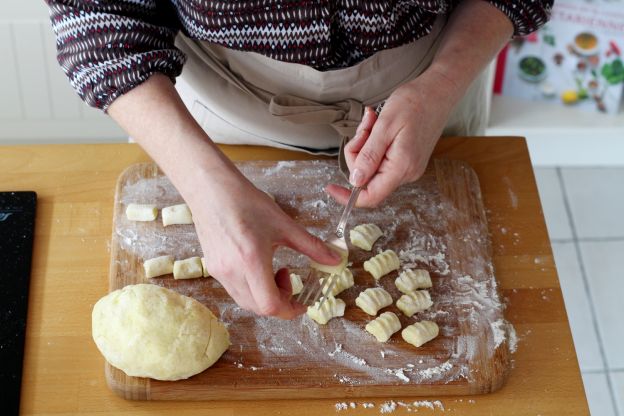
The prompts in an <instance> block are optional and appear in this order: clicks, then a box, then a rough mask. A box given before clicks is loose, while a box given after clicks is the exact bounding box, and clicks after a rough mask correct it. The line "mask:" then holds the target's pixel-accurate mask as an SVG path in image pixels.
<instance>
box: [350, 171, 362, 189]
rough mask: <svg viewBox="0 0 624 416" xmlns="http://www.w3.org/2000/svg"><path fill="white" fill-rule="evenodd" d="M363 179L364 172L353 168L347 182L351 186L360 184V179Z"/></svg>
mask: <svg viewBox="0 0 624 416" xmlns="http://www.w3.org/2000/svg"><path fill="white" fill-rule="evenodd" d="M363 180H364V174H363V173H362V171H361V170H359V169H353V172H351V176H349V182H351V185H353V186H362V181H363Z"/></svg>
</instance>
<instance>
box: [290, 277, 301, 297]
mask: <svg viewBox="0 0 624 416" xmlns="http://www.w3.org/2000/svg"><path fill="white" fill-rule="evenodd" d="M290 286H291V287H292V294H293V295H298V294H299V293H301V291H302V290H303V282H302V281H301V276H299V275H298V274H297V273H291V274H290Z"/></svg>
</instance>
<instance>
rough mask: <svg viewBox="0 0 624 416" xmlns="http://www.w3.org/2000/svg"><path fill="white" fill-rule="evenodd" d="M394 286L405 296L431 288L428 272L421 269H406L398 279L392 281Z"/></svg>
mask: <svg viewBox="0 0 624 416" xmlns="http://www.w3.org/2000/svg"><path fill="white" fill-rule="evenodd" d="M394 284H395V286H396V287H397V289H399V290H400V291H401V292H403V293H405V294H407V293H410V292H413V291H415V290H418V289H426V288H429V287H431V286H432V283H431V276H429V272H428V271H427V270H423V269H417V270H412V269H407V270H404V271H402V272H401V274H399V277H397V278H396V280H395V281H394Z"/></svg>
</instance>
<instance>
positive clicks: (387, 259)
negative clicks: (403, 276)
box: [364, 250, 401, 280]
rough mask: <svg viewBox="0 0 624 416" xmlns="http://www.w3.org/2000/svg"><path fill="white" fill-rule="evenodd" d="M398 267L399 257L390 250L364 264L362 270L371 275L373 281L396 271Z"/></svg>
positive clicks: (399, 264) (399, 263)
mask: <svg viewBox="0 0 624 416" xmlns="http://www.w3.org/2000/svg"><path fill="white" fill-rule="evenodd" d="M400 266H401V262H400V261H399V256H397V254H396V253H395V252H394V251H392V250H386V251H384V252H382V253H379V254H377V255H376V256H374V257H371V258H370V259H368V260H366V261H365V262H364V270H366V271H367V272H369V273H370V274H372V275H373V277H374V278H375V280H379V279H380V278H381V277H382V276H385V275H387V274H388V273H390V272H391V271H393V270H397V269H398V268H399V267H400Z"/></svg>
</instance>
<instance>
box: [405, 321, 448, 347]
mask: <svg viewBox="0 0 624 416" xmlns="http://www.w3.org/2000/svg"><path fill="white" fill-rule="evenodd" d="M439 333H440V328H438V324H436V323H435V322H432V321H420V322H416V323H414V324H412V325H410V326H408V327H405V329H404V330H403V331H401V336H402V337H403V339H404V340H405V341H406V342H409V343H410V344H412V345H413V346H415V347H420V346H421V345H423V344H424V343H426V342H429V341H431V340H432V339H434V338H435V337H437V336H438V334H439Z"/></svg>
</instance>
